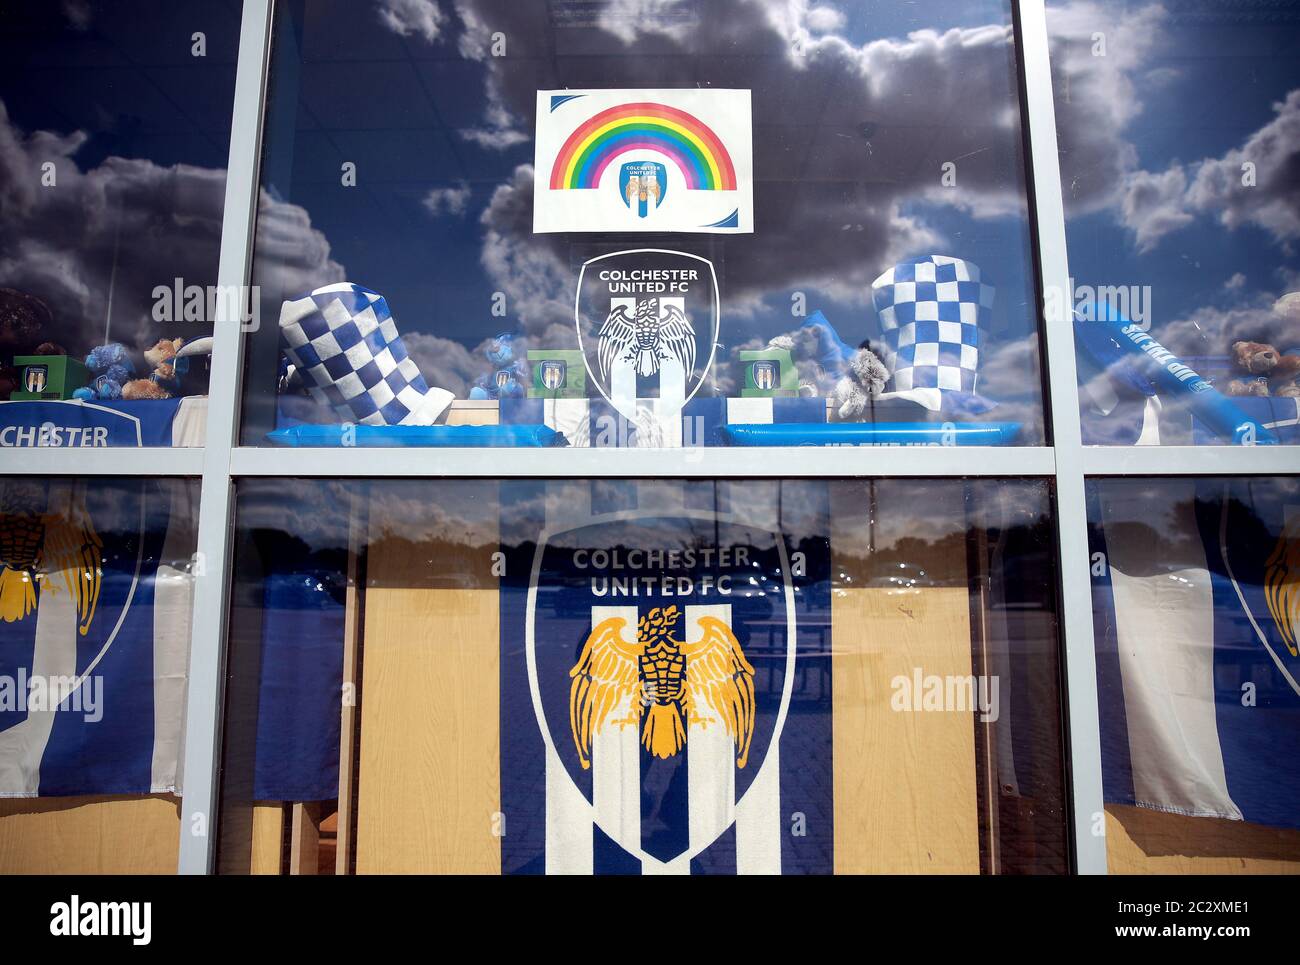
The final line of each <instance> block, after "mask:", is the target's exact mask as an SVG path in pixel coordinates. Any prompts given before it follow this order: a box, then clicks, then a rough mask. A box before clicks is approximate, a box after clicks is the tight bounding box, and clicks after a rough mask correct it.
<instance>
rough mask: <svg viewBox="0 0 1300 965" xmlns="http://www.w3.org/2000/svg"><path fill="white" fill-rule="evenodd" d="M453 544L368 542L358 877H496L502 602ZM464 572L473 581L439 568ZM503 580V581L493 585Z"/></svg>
mask: <svg viewBox="0 0 1300 965" xmlns="http://www.w3.org/2000/svg"><path fill="white" fill-rule="evenodd" d="M456 553H457V550H456V548H454V547H450V548H449V547H441V546H418V547H413V546H412V544H411V543H409V542H407V541H405V540H396V539H394V540H385V539H378V540H376V541H375V542H373V543H372V544H371V546H370V550H369V554H368V563H367V567H368V568H367V579H366V583H367V588H366V597H365V623H364V628H365V633H364V637H363V639H362V652H361V681H362V683H361V693H360V700H361V749H360V755H359V758H360V759H359V773H358V780H357V797H358V803H357V828H356V840H357V844H356V848H357V850H356V870H357V873H358V874H367V873H393V872H398V873H402V872H424V873H438V872H457V873H462V874H464V873H469V874H475V873H477V874H497V873H499V872H500V870H501V843H500V839H499V838H497V837H496V836H495V835H494V833H493V831H494V828H495V827H496V826H497V824H496V820H495V819H496V815H497V812H498V811H499V810H500V800H501V790H500V788H501V781H500V752H499V731H500V724H499V706H500V701H499V693H498V691H499V688H500V658H499V648H500V639H499V631H498V625H499V615H498V614H499V609H498V607H499V603H498V593H497V590H496V588H495V585H493V586H492V587H491V588H487V587H486V586H485V585H484V584H485V583H486V582H487V581H486V580H483V579H481V577H480V576H479V574H481V571H483V570H484V568H485V567H486V565H487V560H486V559H484V560H479V559H477V558H475V559H466V560H464V564H463V566H458V565H457V564H456V561H455V559H454V556H455V554H456ZM431 560H434V561H436V563H435V567H436V568H437V569H439V570H440V571H441V572H442V573H443V574H446V573H448V572H459V573H460V574H461V577H462V580H463V582H464V583H466V584H468V585H467V586H460V587H455V586H447V585H446V579H445V578H444V577H442V576H435V575H431V566H430V561H431ZM493 583H495V581H493Z"/></svg>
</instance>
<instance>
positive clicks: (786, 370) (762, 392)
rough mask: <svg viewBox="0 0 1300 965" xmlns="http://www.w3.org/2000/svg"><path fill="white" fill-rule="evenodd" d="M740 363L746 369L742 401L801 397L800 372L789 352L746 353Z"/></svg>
mask: <svg viewBox="0 0 1300 965" xmlns="http://www.w3.org/2000/svg"><path fill="white" fill-rule="evenodd" d="M740 364H741V366H742V367H743V368H744V370H745V385H744V387H743V388H741V390H740V395H741V398H744V399H772V398H777V397H781V398H784V397H787V396H796V395H798V394H799V373H798V371H797V370H796V369H795V367H794V360H793V359H791V357H790V352H789V350H788V349H783V348H765V349H759V350H757V351H748V350H742V351H741V353H740Z"/></svg>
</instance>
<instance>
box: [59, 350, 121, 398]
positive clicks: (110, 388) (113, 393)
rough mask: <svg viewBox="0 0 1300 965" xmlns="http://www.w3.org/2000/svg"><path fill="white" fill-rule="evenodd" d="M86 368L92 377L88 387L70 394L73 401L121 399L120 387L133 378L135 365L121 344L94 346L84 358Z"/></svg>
mask: <svg viewBox="0 0 1300 965" xmlns="http://www.w3.org/2000/svg"><path fill="white" fill-rule="evenodd" d="M86 368H87V369H88V370H89V371H90V374H91V376H92V378H91V381H90V385H88V386H83V387H82V388H80V389H77V390H76V391H74V392H73V393H72V397H73V398H74V399H81V400H83V401H86V402H89V401H93V400H94V399H104V400H110V401H111V400H113V399H120V398H121V397H122V386H123V385H125V384H126V383H127V382H130V381H131V379H132V378H134V377H135V363H134V362H133V361H132V360H131V355H130V353H129V352H128V351H127V347H126V346H125V345H123V344H122V343H121V342H109V343H108V344H106V345H96V346H95V347H94V348H93V349H91V350H90V354H89V355H87V356H86Z"/></svg>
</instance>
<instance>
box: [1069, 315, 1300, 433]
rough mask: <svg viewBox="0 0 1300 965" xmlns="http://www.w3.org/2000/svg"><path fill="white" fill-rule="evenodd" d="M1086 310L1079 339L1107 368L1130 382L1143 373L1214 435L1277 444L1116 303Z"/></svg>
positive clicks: (1077, 320) (1078, 324)
mask: <svg viewBox="0 0 1300 965" xmlns="http://www.w3.org/2000/svg"><path fill="white" fill-rule="evenodd" d="M1082 314H1083V316H1084V317H1082V318H1079V317H1077V316H1076V318H1075V321H1074V334H1075V343H1076V344H1077V345H1079V346H1081V347H1082V348H1083V349H1084V350H1085V351H1087V352H1088V354H1089V355H1091V356H1092V357H1093V358H1094V359H1095V360H1096V361H1097V363H1098V364H1099V365H1101V366H1102V367H1103V368H1104V369H1105V370H1106V371H1107V372H1114V371H1117V370H1118V371H1119V372H1121V373H1123V374H1122V375H1121V376H1120V377H1121V378H1122V379H1123V380H1124V381H1127V382H1130V383H1131V382H1132V378H1133V375H1138V376H1140V378H1141V379H1143V380H1145V381H1147V382H1149V383H1150V385H1151V386H1152V388H1154V389H1155V390H1156V391H1157V392H1159V393H1161V394H1163V395H1166V396H1167V397H1169V398H1171V399H1173V400H1176V401H1179V402H1182V403H1183V404H1185V405H1186V406H1187V407H1188V408H1189V409H1190V410H1191V411H1192V413H1193V414H1194V415H1195V416H1196V417H1197V418H1198V419H1200V420H1201V422H1203V423H1205V425H1206V426H1207V427H1209V429H1210V430H1211V431H1212V432H1214V433H1215V435H1217V436H1219V437H1220V438H1221V439H1224V440H1225V441H1230V442H1232V443H1233V444H1234V445H1239V446H1240V445H1256V446H1275V445H1277V444H1278V439H1277V436H1276V435H1274V434H1273V432H1272V431H1270V430H1269V429H1266V428H1265V427H1264V426H1263V424H1262V423H1259V422H1256V421H1255V420H1254V419H1251V418H1250V417H1249V416H1247V415H1246V413H1244V412H1243V411H1242V410H1241V409H1240V408H1239V407H1238V406H1237V405H1236V404H1234V403H1233V402H1232V400H1230V399H1229V398H1228V397H1227V396H1225V395H1224V394H1223V393H1221V392H1220V391H1219V390H1218V389H1216V388H1215V387H1214V386H1213V385H1211V384H1210V383H1209V382H1207V381H1206V380H1205V379H1203V378H1201V376H1200V375H1199V374H1198V373H1197V372H1196V371H1195V370H1194V369H1193V368H1192V367H1191V366H1190V365H1188V364H1187V363H1186V362H1184V361H1183V360H1182V359H1180V358H1179V357H1178V356H1177V355H1175V354H1174V353H1173V352H1171V351H1169V349H1167V348H1165V347H1164V346H1163V345H1161V344H1160V343H1159V342H1157V341H1156V340H1155V339H1154V338H1152V337H1151V336H1150V335H1149V334H1147V333H1146V332H1144V331H1143V330H1142V326H1140V325H1136V324H1134V323H1133V322H1130V321H1129V320H1128V319H1127V318H1125V317H1124V315H1123V313H1122V312H1120V311H1119V310H1118V309H1116V308H1115V307H1113V306H1111V305H1097V304H1093V303H1088V304H1085V305H1084V306H1082ZM1089 316H1092V317H1091V318H1089ZM1130 373H1131V374H1130Z"/></svg>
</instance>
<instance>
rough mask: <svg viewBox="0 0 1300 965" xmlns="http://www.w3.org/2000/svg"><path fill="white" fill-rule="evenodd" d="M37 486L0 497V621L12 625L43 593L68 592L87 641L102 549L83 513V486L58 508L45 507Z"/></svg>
mask: <svg viewBox="0 0 1300 965" xmlns="http://www.w3.org/2000/svg"><path fill="white" fill-rule="evenodd" d="M39 489H41V487H37V486H31V487H28V486H21V485H19V484H12V485H10V486H7V487H6V488H5V491H4V493H3V498H0V620H3V621H4V622H5V623H16V622H18V621H19V620H22V619H24V618H26V617H27V616H28V615H29V614H30V613H31V612H32V610H34V609H35V608H36V587H37V585H38V583H39V584H40V585H41V586H42V587H43V590H42V592H58V591H61V590H66V591H67V592H68V593H69V594H71V596H72V598H73V599H75V600H76V603H77V630H78V632H79V633H80V634H81V635H82V636H85V635H86V633H87V631H89V630H90V622H91V620H93V619H94V616H95V607H96V606H97V605H98V603H99V591H100V584H101V581H102V578H103V571H102V569H101V557H102V555H103V550H104V544H103V541H102V540H101V539H100V537H99V534H98V533H96V532H95V527H94V524H93V523H92V522H91V520H90V515H89V513H87V512H86V505H85V494H84V491H83V489H82V487H80V486H77V487H75V491H74V492H73V493H71V494H69V496H68V498H67V501H66V504H64V505H62V506H49V507H47V506H46V505H45V494H44V492H41V491H38V490H39Z"/></svg>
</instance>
